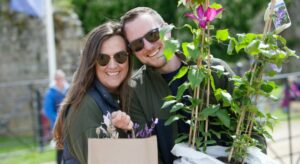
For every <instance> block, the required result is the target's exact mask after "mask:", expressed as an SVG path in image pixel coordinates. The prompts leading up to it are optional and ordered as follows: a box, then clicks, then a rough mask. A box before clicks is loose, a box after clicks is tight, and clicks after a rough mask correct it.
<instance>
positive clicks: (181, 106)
mask: <svg viewBox="0 0 300 164" xmlns="http://www.w3.org/2000/svg"><path fill="white" fill-rule="evenodd" d="M183 107H184V105H183V103H176V104H175V105H173V106H172V109H171V110H170V112H171V113H173V112H176V111H178V110H179V109H181V108H183Z"/></svg>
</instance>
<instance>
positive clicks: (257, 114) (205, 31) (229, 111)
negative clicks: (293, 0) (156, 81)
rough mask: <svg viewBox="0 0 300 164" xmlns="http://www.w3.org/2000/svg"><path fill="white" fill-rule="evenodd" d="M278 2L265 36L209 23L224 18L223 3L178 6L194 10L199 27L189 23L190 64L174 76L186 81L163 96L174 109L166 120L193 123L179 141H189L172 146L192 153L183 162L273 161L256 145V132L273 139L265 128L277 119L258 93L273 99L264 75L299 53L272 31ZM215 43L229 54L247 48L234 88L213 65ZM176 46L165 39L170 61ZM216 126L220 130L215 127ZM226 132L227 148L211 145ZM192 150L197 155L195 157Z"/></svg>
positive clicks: (193, 1)
mask: <svg viewBox="0 0 300 164" xmlns="http://www.w3.org/2000/svg"><path fill="white" fill-rule="evenodd" d="M275 3H276V2H275V0H272V3H271V5H270V6H269V10H268V13H267V16H266V26H265V28H264V32H263V34H254V33H247V34H245V33H244V34H236V35H233V36H230V35H229V31H228V30H227V29H220V30H215V27H214V26H213V25H211V21H213V20H214V19H215V18H220V15H221V13H222V11H223V10H224V9H223V8H222V6H221V5H220V4H217V3H213V4H210V1H209V0H179V2H178V5H179V6H180V5H182V6H184V7H187V8H188V9H190V10H191V12H190V13H187V14H185V16H186V17H188V18H191V19H193V20H194V22H195V23H196V28H194V27H193V26H191V25H189V24H187V25H185V27H187V28H188V29H189V30H190V32H191V34H192V35H193V40H192V41H191V42H184V43H182V44H181V48H182V50H183V54H184V55H185V58H186V63H192V64H187V65H186V66H183V67H182V68H181V70H180V71H179V73H178V74H177V75H176V76H175V77H174V78H173V80H175V79H177V78H181V77H182V76H187V78H188V81H187V82H185V83H183V84H182V85H181V86H180V87H178V90H177V95H170V96H168V97H166V98H165V103H164V105H163V106H162V108H165V107H167V106H172V107H171V110H170V112H171V113H173V115H172V117H171V118H169V120H168V121H167V122H166V124H170V123H172V122H175V121H177V120H183V121H185V122H186V123H187V124H189V126H190V130H189V132H188V133H183V134H181V135H180V136H179V137H178V139H177V140H176V142H177V143H181V142H186V144H184V145H182V144H181V145H180V144H179V145H178V144H177V145H175V147H174V148H175V150H174V154H175V155H178V156H184V154H190V156H189V155H188V156H187V157H186V158H185V159H183V158H182V159H180V160H181V161H184V160H186V161H189V160H195V161H197V160H200V161H201V162H205V161H207V162H208V163H218V162H220V161H217V160H216V159H214V158H211V157H215V158H219V159H221V160H223V162H231V163H235V162H237V163H245V162H246V163H256V162H259V160H263V161H260V162H266V160H269V161H272V160H271V159H269V158H268V157H267V156H266V155H265V154H264V153H262V152H261V151H260V149H257V147H259V148H262V146H263V145H261V143H259V142H258V141H257V137H256V136H263V137H268V138H272V136H271V135H270V134H269V133H268V131H267V129H266V128H271V129H272V127H273V125H272V122H273V117H272V116H271V114H270V113H263V112H261V111H260V110H259V109H258V108H257V106H256V103H257V99H258V97H259V96H265V97H268V98H273V96H272V95H271V92H272V90H273V89H275V88H276V84H275V83H274V82H272V81H267V80H264V78H263V76H264V75H267V76H274V75H276V73H277V72H276V71H278V68H280V67H281V66H282V64H284V62H285V61H286V60H287V59H288V58H289V57H297V56H296V54H295V51H292V50H290V49H289V48H288V47H287V46H286V40H285V39H284V38H283V37H281V36H279V35H277V34H276V33H275V31H276V30H274V31H271V22H272V19H271V18H272V16H274V15H273V13H274V12H273V11H274V7H275ZM215 41H217V42H228V49H227V53H228V54H229V55H233V54H238V53H239V52H240V51H241V50H243V51H244V52H245V53H246V54H247V55H249V56H251V58H252V59H253V61H252V63H251V67H250V69H249V70H248V71H247V72H246V73H245V74H243V75H242V76H232V77H231V84H233V85H232V87H219V86H220V85H219V83H218V81H219V80H220V79H222V78H224V76H227V73H228V72H226V69H225V68H224V67H222V66H221V65H214V64H213V60H214V59H213V55H212V54H211V52H210V46H211V44H212V43H213V42H215ZM177 47H179V45H178V42H175V41H174V40H171V41H170V40H166V50H165V55H166V56H167V59H168V58H170V55H172V53H173V52H174V49H175V48H177ZM187 91H191V92H190V93H191V94H184V93H185V92H187ZM182 112H184V113H189V114H190V115H191V117H190V118H189V117H186V116H185V115H182ZM257 118H260V119H262V120H265V121H264V123H261V122H258V120H257ZM214 125H216V126H219V127H221V128H219V129H218V131H216V130H215V129H214V128H211V127H214ZM254 133H255V134H254ZM224 136H225V137H226V138H227V139H228V140H227V141H226V145H228V146H227V147H226V146H225V147H224V146H220V147H218V146H211V145H214V144H218V140H219V139H220V138H222V137H224ZM191 149H192V150H191ZM262 149H263V148H262ZM187 152H189V153H187ZM193 153H198V155H195V156H193V155H191V154H193ZM196 156H197V157H196ZM192 158H193V159H192ZM196 158H198V159H196ZM180 160H177V163H180ZM255 160H256V161H255Z"/></svg>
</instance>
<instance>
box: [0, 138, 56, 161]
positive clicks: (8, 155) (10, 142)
mask: <svg viewBox="0 0 300 164" xmlns="http://www.w3.org/2000/svg"><path fill="white" fill-rule="evenodd" d="M0 145H1V146H0V161H1V162H0V163H1V164H2V163H3V164H4V163H5V164H15V163H16V164H18V163H22V164H40V163H46V162H51V161H52V162H54V161H55V150H54V148H50V147H49V146H48V145H49V144H47V146H46V147H45V149H44V151H43V152H40V151H39V148H38V147H37V144H36V143H35V142H34V140H33V138H32V137H22V138H20V137H12V136H10V137H6V136H0Z"/></svg>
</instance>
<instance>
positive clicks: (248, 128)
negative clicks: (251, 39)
mask: <svg viewBox="0 0 300 164" xmlns="http://www.w3.org/2000/svg"><path fill="white" fill-rule="evenodd" d="M275 3H276V0H271V7H270V12H269V16H268V18H267V21H266V23H265V26H264V31H263V36H264V39H265V38H266V36H267V34H268V33H269V32H270V30H271V24H272V15H273V12H274V7H275ZM256 69H257V63H255V64H254V66H253V68H252V71H253V72H255V71H256ZM262 74H263V70H260V71H259V76H258V79H261V78H262ZM253 78H254V77H253V75H252V77H251V80H250V85H251V84H252V82H253ZM256 100H257V97H256ZM245 115H246V109H245V108H242V113H241V116H240V118H239V121H238V125H237V129H236V136H239V135H240V134H241V131H242V129H241V128H242V126H241V125H242V123H243V120H244V118H245ZM249 117H255V113H251V114H250V115H249ZM248 120H250V121H248V122H247V125H246V129H245V130H246V131H245V132H246V133H247V131H248V133H247V135H248V136H249V137H250V136H251V133H252V129H253V120H252V119H248ZM233 153H234V147H231V150H230V153H229V156H228V161H229V162H230V161H231V158H232V155H233ZM242 163H243V164H244V163H245V158H244V159H243V161H242Z"/></svg>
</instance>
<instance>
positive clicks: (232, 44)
mask: <svg viewBox="0 0 300 164" xmlns="http://www.w3.org/2000/svg"><path fill="white" fill-rule="evenodd" d="M235 46H236V40H235V38H232V39H230V41H229V45H228V48H227V54H228V55H232V52H233V50H234V47H235Z"/></svg>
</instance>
